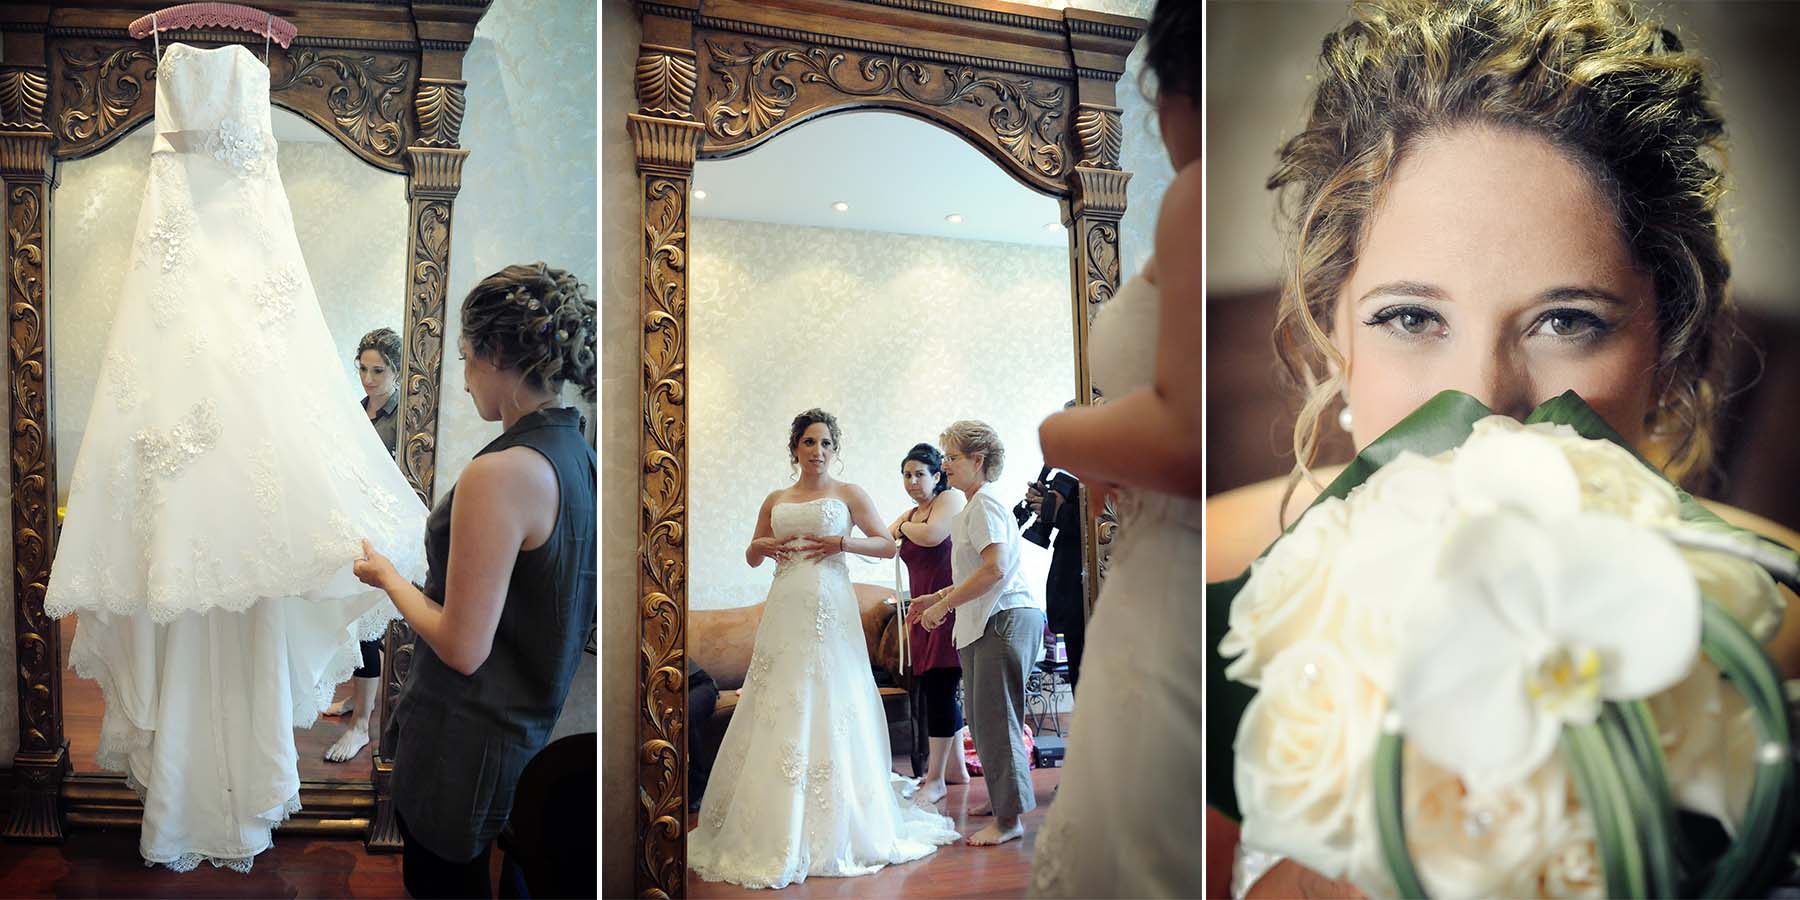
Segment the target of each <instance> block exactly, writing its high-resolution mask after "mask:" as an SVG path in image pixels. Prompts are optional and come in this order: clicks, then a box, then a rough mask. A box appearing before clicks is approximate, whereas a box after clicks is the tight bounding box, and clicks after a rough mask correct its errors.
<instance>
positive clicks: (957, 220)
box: [944, 213, 962, 225]
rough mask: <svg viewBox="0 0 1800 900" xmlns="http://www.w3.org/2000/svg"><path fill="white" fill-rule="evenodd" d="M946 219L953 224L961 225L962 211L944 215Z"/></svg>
mask: <svg viewBox="0 0 1800 900" xmlns="http://www.w3.org/2000/svg"><path fill="white" fill-rule="evenodd" d="M944 221H946V222H949V223H950V224H952V225H961V224H962V214H961V213H951V214H949V215H947V216H945V217H944Z"/></svg>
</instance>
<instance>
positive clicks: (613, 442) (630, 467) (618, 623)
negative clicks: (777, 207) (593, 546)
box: [599, 0, 643, 897]
mask: <svg viewBox="0 0 1800 900" xmlns="http://www.w3.org/2000/svg"><path fill="white" fill-rule="evenodd" d="M601 14H602V15H603V16H604V18H603V20H602V21H601V25H600V59H601V66H602V67H601V70H600V123H601V128H600V191H601V193H602V194H603V195H604V196H605V197H606V198H607V202H606V204H605V205H603V206H602V207H601V208H600V253H601V260H602V261H604V262H605V264H606V268H605V270H604V271H602V272H601V274H600V277H601V278H602V282H601V285H600V290H599V295H600V333H601V335H602V338H601V345H600V408H601V413H602V415H604V416H605V418H606V421H605V422H604V423H603V424H604V425H605V427H604V428H602V429H600V431H601V445H600V665H601V667H602V668H604V669H605V670H606V671H608V672H611V673H613V674H612V677H611V678H608V679H606V680H605V681H604V682H602V683H601V687H600V690H601V692H602V693H601V695H600V732H601V734H603V735H605V740H604V741H603V742H602V743H601V745H600V795H601V797H602V798H603V801H602V802H603V804H604V805H603V806H602V807H601V810H600V833H601V834H606V835H620V836H621V837H620V839H619V843H617V844H613V845H612V846H614V847H624V846H626V845H625V843H624V840H625V837H626V836H629V835H632V834H635V833H636V829H635V827H634V826H633V824H632V823H633V818H634V816H635V815H636V810H637V788H636V785H637V766H636V760H637V741H636V739H635V735H636V734H637V627H638V626H637V623H638V618H637V574H638V570H637V541H638V502H637V498H638V484H637V473H638V467H637V453H638V446H637V443H638V396H639V392H638V371H639V369H638V333H639V332H638V324H637V322H638V315H637V309H638V296H637V285H638V214H639V209H640V202H639V201H638V199H637V192H638V177H637V154H636V150H635V149H634V148H633V147H632V144H631V135H630V134H629V133H627V132H626V130H625V116H626V115H627V114H628V113H632V112H636V111H637V101H636V88H635V86H634V77H635V73H636V68H637V46H638V42H639V41H640V40H641V38H642V34H643V32H642V30H641V28H640V27H639V24H638V17H637V13H636V12H635V11H634V10H633V9H632V5H631V3H630V2H629V0H603V3H602V6H601ZM633 861H634V855H633V854H631V853H629V852H619V851H613V852H608V853H604V854H602V855H601V858H600V896H602V897H625V896H630V895H633V894H634V893H635V892H634V891H633V890H632V864H633Z"/></svg>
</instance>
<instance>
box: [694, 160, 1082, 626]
mask: <svg viewBox="0 0 1800 900" xmlns="http://www.w3.org/2000/svg"><path fill="white" fill-rule="evenodd" d="M804 133H805V132H804V130H801V131H797V132H795V134H796V135H797V136H799V135H804ZM1019 189H1020V190H1025V188H1023V187H1021V188H1019ZM690 256H691V259H692V260H693V269H692V276H691V278H692V280H691V281H690V283H689V292H690V306H689V313H688V316H689V323H690V329H691V340H690V347H691V356H690V357H689V382H688V410H689V412H688V464H689V471H690V475H689V489H690V500H689V520H688V529H689V530H688V535H689V543H688V548H689V549H688V554H689V555H688V563H689V577H688V602H689V605H690V606H691V607H692V608H694V609H719V608H724V607H732V606H744V605H748V604H752V603H759V602H761V601H762V599H763V596H764V594H765V593H766V592H767V590H768V585H769V579H770V577H771V575H772V573H773V571H774V570H773V568H772V567H771V566H769V565H767V564H765V565H764V566H762V567H761V568H758V569H752V568H750V567H749V566H746V565H745V564H744V545H745V543H746V542H747V541H748V540H749V539H750V535H751V533H752V532H753V531H754V530H755V527H756V514H757V510H758V508H759V507H760V506H761V504H762V501H763V498H764V497H765V496H767V494H768V492H769V491H771V490H774V489H776V488H779V487H784V486H786V485H788V484H790V483H792V481H793V476H792V473H791V470H790V469H789V467H788V454H787V439H788V428H789V424H790V423H791V421H792V419H793V416H794V415H795V414H797V413H799V412H800V411H801V410H804V409H808V408H810V407H814V406H818V407H821V408H823V409H825V410H826V411H827V412H830V413H831V414H832V415H835V416H837V419H838V425H839V427H840V428H841V429H842V430H843V442H844V452H843V454H842V456H841V462H842V470H841V472H840V473H839V474H838V475H837V477H839V478H841V479H843V480H845V481H849V482H851V483H853V484H857V485H859V486H861V487H862V488H863V489H864V490H866V491H868V492H869V496H870V497H871V498H872V499H873V500H874V501H875V507H876V509H877V510H878V511H880V513H881V515H882V519H883V524H886V523H887V522H889V521H892V520H893V518H894V517H896V516H898V515H899V514H900V513H901V512H903V511H905V510H906V509H907V508H908V507H909V506H910V505H911V504H912V501H911V500H910V499H908V498H907V496H906V492H905V490H904V489H903V488H902V487H901V484H900V478H899V469H900V460H901V459H902V458H903V457H904V456H905V455H906V451H907V450H909V449H911V447H912V446H913V445H914V444H916V443H919V442H920V441H928V442H930V443H932V444H936V443H937V442H938V435H939V434H940V433H941V432H942V431H943V427H944V426H945V425H948V424H950V423H951V422H953V421H955V420H957V419H965V418H967V419H981V420H983V421H986V422H987V423H988V424H989V425H992V426H994V428H995V430H997V431H998V432H999V433H1000V440H1001V442H1002V443H1003V444H1005V446H1006V451H1007V453H1006V458H1007V462H1006V468H1005V472H1004V474H1003V475H1002V476H1001V480H1000V482H999V484H998V485H996V487H998V488H999V490H1000V495H1001V497H1002V498H1004V499H1005V500H1006V501H1007V502H1008V503H1009V504H1011V503H1014V502H1017V501H1018V500H1020V499H1022V498H1023V497H1024V493H1025V488H1024V482H1025V481H1026V480H1028V479H1031V478H1033V477H1035V476H1036V475H1037V471H1038V466H1039V465H1040V464H1041V462H1042V456H1041V455H1040V453H1039V451H1038V446H1037V426H1038V423H1039V422H1042V421H1043V419H1044V417H1045V416H1047V415H1049V414H1050V413H1052V412H1055V411H1057V410H1059V409H1061V408H1062V405H1063V403H1064V402H1065V401H1067V400H1069V399H1070V398H1072V397H1074V396H1075V361H1074V358H1073V356H1072V355H1071V354H1070V352H1069V347H1070V346H1072V343H1073V340H1074V338H1073V337H1072V329H1073V325H1072V323H1071V321H1070V315H1069V299H1068V298H1069V257H1068V252H1067V251H1066V250H1064V249H1062V248H1060V247H1033V246H1026V245H1023V244H1000V243H990V242H984V241H954V240H946V239H943V238H933V237H922V236H916V235H902V234H883V233H879V232H873V231H850V230H844V229H826V228H803V227H796V226H788V225H768V224H763V223H758V222H733V221H725V220H723V219H698V220H695V222H694V223H693V238H692V249H691V254H690ZM940 449H941V448H940ZM1024 549H1025V554H1024V560H1023V564H1024V566H1025V571H1026V582H1027V583H1028V584H1031V585H1033V586H1041V585H1042V584H1043V583H1044V576H1045V574H1046V573H1047V572H1048V571H1049V565H1050V560H1049V552H1048V551H1046V550H1043V549H1042V548H1040V547H1037V546H1036V545H1033V544H1026V545H1024ZM850 576H851V578H853V579H855V580H857V581H866V582H870V583H874V584H892V583H893V581H894V566H893V563H892V562H891V561H889V560H863V559H861V558H859V557H855V556H852V557H850Z"/></svg>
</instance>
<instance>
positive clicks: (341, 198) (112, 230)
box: [50, 108, 407, 785]
mask: <svg viewBox="0 0 1800 900" xmlns="http://www.w3.org/2000/svg"><path fill="white" fill-rule="evenodd" d="M271 120H272V124H273V126H274V132H275V139H276V141H277V148H278V149H277V163H276V165H277V166H278V168H279V169H280V171H281V180H282V185H283V187H284V189H285V190H286V192H287V197H288V202H289V204H290V206H291V207H292V209H293V215H294V225H295V231H296V232H297V233H298V235H299V238H300V249H301V252H302V254H303V255H304V256H305V258H306V264H307V270H308V273H309V275H310V277H311V279H312V281H313V283H314V285H315V286H316V290H317V293H318V298H319V307H320V311H321V312H322V313H323V314H324V317H325V323H326V325H327V327H328V328H329V329H330V331H331V336H332V339H333V342H334V343H335V345H336V346H337V350H338V354H337V356H338V359H340V360H341V361H342V363H343V367H344V372H345V375H346V378H347V384H349V385H358V384H361V383H362V379H361V378H360V373H359V372H358V367H357V359H356V357H357V352H356V351H357V345H358V341H359V339H360V338H361V337H362V336H363V335H364V334H366V333H368V332H370V331H373V330H375V329H377V328H388V329H392V330H393V331H395V332H396V333H398V332H399V331H400V329H401V328H402V326H403V319H404V318H405V315H406V303H405V298H404V295H402V294H401V293H400V292H399V291H396V290H395V288H394V286H395V285H397V284H402V283H403V282H404V279H405V276H406V268H407V266H406V252H407V201H406V179H405V177H404V176H402V175H400V174H398V173H393V172H383V171H381V170H379V169H376V168H374V167H372V166H369V165H368V164H367V163H364V162H363V161H362V160H360V159H358V158H357V157H356V156H355V154H353V153H351V152H350V151H349V150H348V149H346V148H345V147H344V146H343V145H342V144H340V143H338V141H337V140H336V139H335V138H333V137H332V136H331V135H330V134H328V133H327V132H326V131H325V130H324V129H321V128H319V127H318V126H317V125H314V124H312V123H311V122H308V121H307V120H306V119H304V118H302V117H300V116H299V115H296V114H295V113H293V112H290V111H288V110H285V109H281V108H276V109H273V110H271ZM151 121H152V120H146V121H145V122H144V123H143V124H142V125H140V126H139V127H137V128H136V129H135V130H133V131H132V132H131V133H130V134H129V135H127V136H125V137H123V138H121V139H120V140H118V141H117V142H115V143H113V144H111V145H110V146H108V147H107V148H106V149H104V150H102V151H101V152H99V153H96V154H94V155H93V156H89V157H86V158H82V159H75V160H70V161H68V162H66V163H63V164H62V165H61V168H60V170H59V173H58V175H59V177H58V180H57V183H56V185H55V188H54V191H53V195H52V199H53V201H54V202H55V203H56V204H57V209H58V211H59V212H60V213H61V215H58V216H56V217H55V218H54V219H53V220H52V222H51V234H50V241H51V245H52V246H54V247H55V248H56V250H57V252H56V253H55V255H53V256H52V257H51V266H50V290H51V292H52V294H53V295H54V296H55V297H56V315H55V316H54V317H53V318H52V319H51V329H50V355H51V358H52V359H54V360H55V378H54V380H53V381H52V384H51V390H52V396H51V403H52V404H53V408H54V409H55V410H56V419H55V423H56V447H57V458H56V482H55V483H56V487H57V509H58V512H59V514H60V512H61V510H62V509H63V508H64V507H65V506H66V505H67V504H68V499H69V489H70V485H71V484H72V483H73V481H74V479H73V473H74V469H75V460H76V458H77V457H78V456H79V455H80V453H81V446H82V437H83V432H84V430H85V428H86V427H87V425H88V422H89V417H90V415H92V414H93V411H94V407H95V406H96V404H97V403H98V405H99V406H100V407H101V411H100V414H101V415H104V414H105V411H106V405H107V404H106V400H107V398H104V397H99V398H97V397H96V396H95V380H96V378H97V376H98V373H99V371H100V368H101V362H102V358H103V356H104V355H105V353H106V345H107V338H108V335H109V334H110V333H111V330H112V323H113V319H114V313H115V311H116V310H115V306H116V304H117V302H118V297H119V295H120V287H121V282H122V281H123V280H124V276H125V272H126V270H127V268H128V266H127V263H126V262H125V261H126V260H127V259H128V258H129V256H130V253H131V250H132V247H131V240H132V235H133V234H134V232H135V229H136V225H137V218H138V206H139V205H140V204H141V203H142V201H143V198H144V190H145V182H146V181H147V179H148V177H149V168H148V165H147V161H148V160H149V158H150V149H151V141H152V139H153V133H154V129H153V128H151V127H149V124H150V122H151ZM186 351H187V348H184V347H179V346H176V347H167V348H164V352H169V353H183V352H186ZM378 355H379V354H378ZM241 358H242V362H243V367H242V370H241V372H240V373H239V375H240V377H242V378H246V379H250V380H252V381H254V380H256V379H262V378H279V377H281V374H280V372H279V371H278V370H271V369H270V368H269V367H268V366H266V365H263V364H262V363H261V361H260V360H258V359H257V353H256V349H255V347H254V346H253V345H252V344H251V342H248V341H247V342H246V344H245V346H244V347H243V348H242V354H241ZM370 374H371V375H373V376H383V377H385V381H384V382H382V383H374V386H376V387H377V388H381V387H386V388H387V389H388V392H387V393H386V395H385V396H386V397H387V402H388V403H389V404H391V405H390V406H389V407H388V408H389V409H390V410H391V411H392V410H395V408H396V407H397V406H398V401H399V395H398V393H397V391H396V389H397V387H398V385H397V382H398V378H399V375H398V372H392V373H389V372H384V371H371V372H370ZM360 399H362V397H361V396H358V395H355V394H353V395H352V396H347V397H345V399H344V402H345V403H351V402H355V401H357V400H360ZM376 412H377V415H379V414H380V407H377V410H376ZM396 465H398V463H397V462H396ZM79 619H80V616H79V615H76V616H71V617H69V618H67V619H64V620H63V628H62V635H61V638H62V649H63V658H64V659H68V658H69V647H70V644H71V643H72V641H73V640H74V635H75V632H76V630H77V629H79V628H80V627H81V626H80V621H79ZM350 691H351V685H350V684H345V685H343V686H342V687H341V688H340V689H339V692H338V693H339V696H340V698H346V699H347V698H348V697H349V694H350ZM101 703H102V700H101V692H100V687H99V685H98V684H97V683H95V682H93V681H91V680H89V679H86V678H82V677H81V676H80V675H78V674H77V673H76V672H74V671H72V670H65V671H64V673H63V721H64V726H63V727H64V733H65V734H66V736H67V737H68V741H69V763H70V769H71V771H72V772H73V773H74V774H76V775H94V774H100V773H102V772H104V771H105V770H104V769H102V768H101V767H100V766H99V765H98V763H97V761H96V759H95V754H96V751H97V750H98V749H99V739H100V734H99V731H100V721H101ZM373 706H374V708H373V709H371V710H369V712H370V713H371V714H372V719H371V722H370V730H369V733H371V734H374V735H376V736H379V735H380V733H381V732H380V722H381V719H380V715H381V710H380V704H379V702H377V703H375V704H373ZM355 717H356V713H355V712H352V713H350V714H349V715H348V716H345V717H321V718H319V719H318V720H317V722H315V723H314V724H313V726H312V727H310V728H307V729H300V730H297V732H296V734H295V736H294V737H295V744H296V747H297V749H298V752H299V760H300V777H301V779H302V780H303V781H311V782H315V783H319V784H333V785H335V784H344V783H358V782H360V783H362V784H364V785H366V784H368V783H369V781H370V778H371V772H372V767H371V765H370V762H369V753H370V748H369V747H368V746H366V745H365V746H364V747H362V748H361V749H359V750H357V751H356V752H354V753H353V754H350V755H349V757H348V758H347V759H344V760H342V761H341V762H328V761H327V760H326V758H325V756H326V750H327V748H329V747H331V746H332V745H333V744H334V743H335V742H336V741H337V740H338V737H339V736H340V734H341V733H342V732H343V730H344V729H345V728H346V727H348V726H349V724H350V722H351V721H352V720H354V719H355ZM345 749H346V750H347V749H348V746H346V748H345Z"/></svg>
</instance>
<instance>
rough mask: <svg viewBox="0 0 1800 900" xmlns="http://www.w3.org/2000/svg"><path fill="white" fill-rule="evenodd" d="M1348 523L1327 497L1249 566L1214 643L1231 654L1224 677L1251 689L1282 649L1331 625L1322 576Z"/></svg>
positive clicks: (1332, 610)
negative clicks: (1220, 636) (1226, 623)
mask: <svg viewBox="0 0 1800 900" xmlns="http://www.w3.org/2000/svg"><path fill="white" fill-rule="evenodd" d="M1348 524H1349V512H1348V508H1347V507H1346V506H1345V504H1344V501H1342V500H1338V499H1336V498H1331V499H1327V500H1326V501H1325V502H1323V503H1321V504H1319V505H1318V506H1316V507H1314V508H1313V509H1312V510H1310V511H1308V512H1307V513H1306V515H1304V516H1302V517H1301V518H1300V522H1299V524H1298V525H1296V526H1295V528H1294V531H1293V533H1292V534H1289V535H1287V536H1286V537H1283V538H1282V539H1281V540H1279V541H1276V542H1275V546H1274V547H1272V548H1270V550H1269V554H1268V555H1267V556H1265V557H1263V558H1262V559H1259V560H1257V561H1256V562H1255V563H1252V564H1251V566H1250V580H1249V581H1248V582H1247V583H1245V585H1244V587H1243V588H1242V589H1241V590H1239V591H1238V595H1237V597H1236V598H1235V599H1233V600H1232V603H1231V613H1230V617H1229V623H1230V630H1229V631H1227V632H1226V634H1225V637H1224V638H1223V639H1221V640H1220V641H1219V655H1221V656H1223V657H1225V658H1227V659H1232V658H1233V657H1236V659H1234V660H1233V661H1232V662H1231V664H1230V665H1228V666H1226V667H1225V674H1226V676H1227V677H1229V678H1231V679H1233V680H1236V681H1240V682H1243V683H1244V684H1247V685H1250V686H1251V687H1256V686H1257V685H1258V684H1260V683H1261V673H1262V670H1263V667H1265V666H1267V665H1268V664H1269V661H1270V660H1271V659H1273V658H1274V657H1275V655H1276V654H1277V653H1280V652H1281V650H1282V648H1284V647H1287V646H1289V645H1290V644H1292V643H1294V642H1295V641H1297V640H1299V639H1300V638H1303V637H1306V636H1308V635H1313V634H1319V633H1321V632H1322V631H1324V630H1326V629H1328V628H1329V627H1331V625H1332V621H1333V619H1334V617H1335V616H1336V614H1337V608H1336V607H1337V604H1336V602H1335V600H1334V598H1333V597H1331V596H1330V595H1329V593H1328V592H1327V586H1328V583H1329V578H1328V576H1329V575H1330V572H1331V565H1332V560H1333V558H1334V557H1335V556H1336V554H1337V549H1338V547H1339V545H1341V544H1342V543H1343V541H1344V537H1345V535H1346V533H1347V527H1348Z"/></svg>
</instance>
